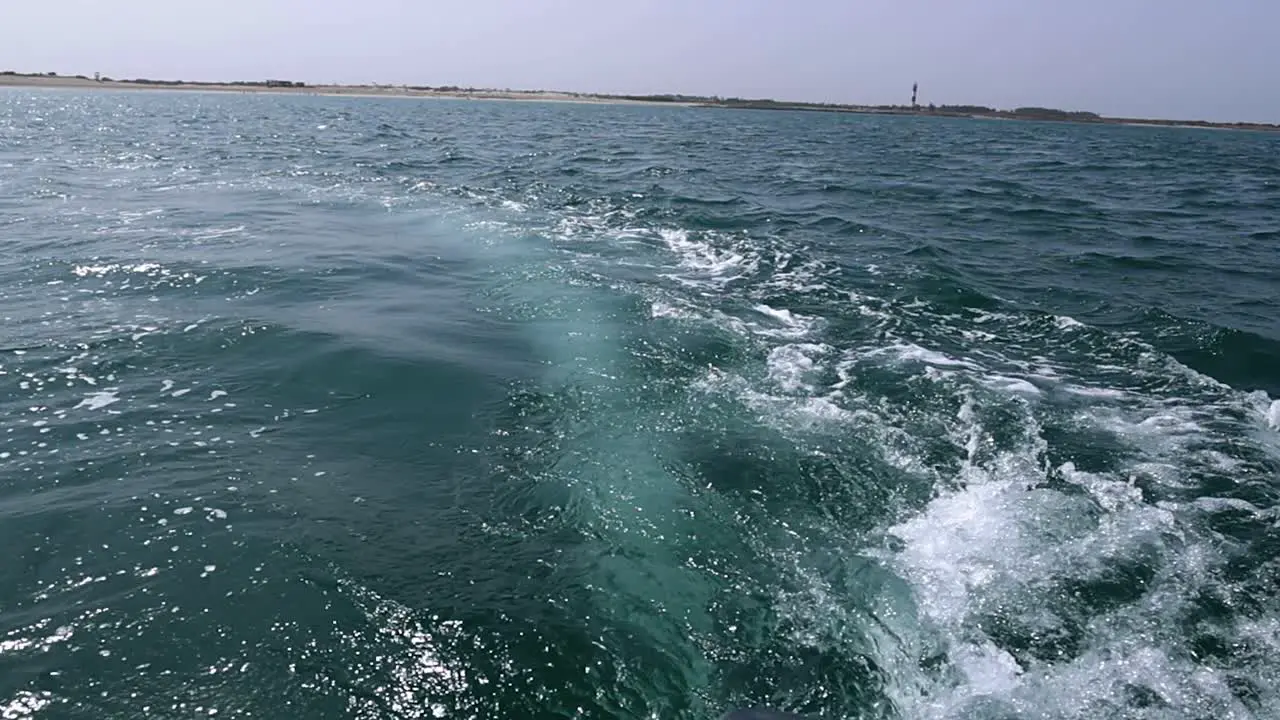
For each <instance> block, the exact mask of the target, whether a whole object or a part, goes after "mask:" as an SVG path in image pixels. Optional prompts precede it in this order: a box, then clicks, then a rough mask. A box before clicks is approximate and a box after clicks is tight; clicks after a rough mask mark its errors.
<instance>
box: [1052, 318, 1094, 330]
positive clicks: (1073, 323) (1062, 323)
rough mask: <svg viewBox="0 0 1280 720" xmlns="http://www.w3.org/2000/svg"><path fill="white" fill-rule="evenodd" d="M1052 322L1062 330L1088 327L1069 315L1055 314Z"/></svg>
mask: <svg viewBox="0 0 1280 720" xmlns="http://www.w3.org/2000/svg"><path fill="white" fill-rule="evenodd" d="M1054 323H1055V324H1057V326H1058V327H1059V328H1061V329H1063V330H1079V329H1081V328H1084V327H1088V326H1087V325H1085V324H1084V323H1082V322H1080V321H1079V320H1076V319H1075V318H1073V317H1071V316H1069V315H1058V316H1056V317H1055V318H1054Z"/></svg>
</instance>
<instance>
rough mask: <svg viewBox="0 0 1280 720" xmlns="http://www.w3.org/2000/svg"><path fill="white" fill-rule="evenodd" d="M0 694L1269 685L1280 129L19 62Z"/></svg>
mask: <svg viewBox="0 0 1280 720" xmlns="http://www.w3.org/2000/svg"><path fill="white" fill-rule="evenodd" d="M0 244H2V247H3V249H4V252H3V254H2V255H0V321H2V322H0V548H3V550H2V551H0V717H3V718H5V719H6V720H16V719H25V718H40V719H53V718H85V719H89V718H93V719H95V720H96V719H101V718H200V717H203V718H217V719H218V720H223V719H226V718H358V719H374V718H401V719H416V718H474V719H478V720H479V719H482V720H499V719H503V718H512V719H520V720H536V719H541V718H548V719H554V718H581V719H584V720H594V719H597V718H599V719H611V718H627V719H649V720H695V719H698V720H701V719H707V720H714V719H715V718H717V717H720V716H721V715H722V714H724V713H726V712H728V711H730V710H732V709H735V708H772V709H775V710H783V711H789V712H793V713H797V714H801V715H803V716H805V717H810V718H815V719H834V718H848V719H857V720H863V719H872V718H875V719H881V718H883V719H889V718H929V719H933V718H937V719H942V718H948V719H950V718H955V719H961V718H963V719H967V720H978V719H981V718H987V719H992V720H996V719H998V720H1012V719H1014V718H1064V719H1065V718H1082V719H1083V718H1091V719H1092V718H1214V719H1216V720H1225V719H1228V718H1276V717H1280V481H1278V473H1280V400H1278V399H1280V135H1276V134H1267V133H1256V132H1231V131H1217V130H1210V129H1187V128H1176V127H1128V126H1112V125H1082V124H1069V123H1037V122H1011V121H998V120H976V119H947V118H936V117H895V116H878V115H855V114H841V113H806V112H774V111H751V110H741V111H738V110H725V109H713V108H696V107H668V106H647V105H620V104H587V103H581V104H579V103H555V102H503V101H469V100H444V99H441V100H418V99H403V98H358V97H323V96H306V95H271V94H256V93H253V94H237V93H222V94H219V93H212V92H210V93H201V92H165V91H149V92H136V91H135V92H114V91H105V90H102V91H66V90H53V89H49V90H34V89H11V90H4V91H2V92H0Z"/></svg>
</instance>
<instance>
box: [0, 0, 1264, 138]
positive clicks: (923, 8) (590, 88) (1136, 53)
mask: <svg viewBox="0 0 1280 720" xmlns="http://www.w3.org/2000/svg"><path fill="white" fill-rule="evenodd" d="M0 17H2V18H3V21H2V22H0V70H10V69H12V70H17V71H19V72H49V71H53V72H58V73H61V74H86V75H92V74H93V73H94V72H101V73H102V74H104V75H108V76H111V77H116V78H132V77H148V78H159V79H183V80H253V79H267V78H272V79H282V80H301V81H305V82H310V83H331V82H337V83H353V84H363V83H386V84H396V85H399V84H410V85H433V86H437V85H461V86H475V87H494V88H512V89H546V90H571V91H579V92H618V93H637V94H644V93H667V92H672V93H685V94H694V95H720V96H724V97H752V98H761V97H770V98H775V99H786V100H804V101H816V102H839V103H866V104H905V103H908V102H910V97H911V85H912V83H913V82H918V83H919V84H920V102H921V103H922V104H927V103H937V104H975V105H988V106H992V107H999V108H1013V107H1018V106H1026V105H1038V106H1046V107H1057V108H1063V109H1071V110H1091V111H1094V112H1100V113H1103V114H1106V115H1115V116H1131V117H1163V118H1176V119H1188V120H1192V119H1203V120H1217V121H1261V122H1280V0H115V1H114V2H104V1H102V0H38V1H37V2H29V1H27V0H0Z"/></svg>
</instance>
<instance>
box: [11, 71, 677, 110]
mask: <svg viewBox="0 0 1280 720" xmlns="http://www.w3.org/2000/svg"><path fill="white" fill-rule="evenodd" d="M0 87H35V88H63V89H75V90H139V91H149V90H168V91H186V92H231V93H268V94H280V95H334V96H351V97H398V98H428V99H429V98H462V99H471V100H537V101H542V102H572V103H597V104H619V105H692V104H693V103H678V102H657V101H649V100H629V99H625V98H615V97H605V96H600V95H590V94H581V93H567V92H551V91H526V90H466V89H459V90H424V89H418V88H410V87H407V86H403V85H307V86H306V87H278V86H267V85H241V84H232V83H201V82H183V83H164V82H152V81H147V82H122V81H119V80H102V81H99V80H94V79H92V78H87V77H67V76H51V75H0Z"/></svg>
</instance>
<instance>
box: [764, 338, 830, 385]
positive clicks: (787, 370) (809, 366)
mask: <svg viewBox="0 0 1280 720" xmlns="http://www.w3.org/2000/svg"><path fill="white" fill-rule="evenodd" d="M829 350H830V348H828V347H827V346H825V345H815V344H811V343H804V344H798V345H782V346H779V347H776V348H774V349H773V350H771V351H769V359H768V361H767V362H768V368H769V379H770V381H771V382H773V383H774V384H775V385H777V386H779V387H780V388H781V389H782V390H783V391H784V392H788V393H795V392H799V391H801V390H812V389H813V386H812V385H811V384H810V383H808V382H806V378H807V377H808V376H810V375H811V374H812V373H813V371H814V368H815V361H816V358H818V357H820V356H822V355H824V354H826V353H827V352H828V351H829Z"/></svg>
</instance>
